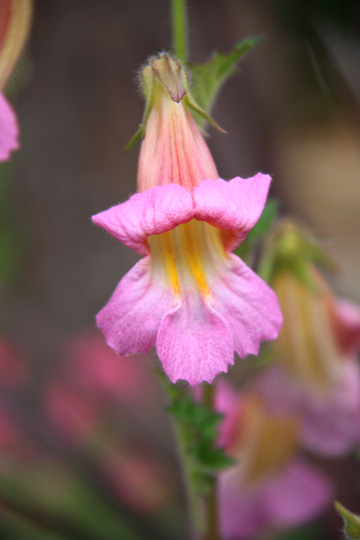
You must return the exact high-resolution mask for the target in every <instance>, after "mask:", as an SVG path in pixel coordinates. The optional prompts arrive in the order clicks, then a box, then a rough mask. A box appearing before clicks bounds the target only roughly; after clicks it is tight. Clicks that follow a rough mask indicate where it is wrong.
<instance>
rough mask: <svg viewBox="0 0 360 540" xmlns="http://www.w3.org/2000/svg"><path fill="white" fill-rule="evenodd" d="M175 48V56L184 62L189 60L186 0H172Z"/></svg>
mask: <svg viewBox="0 0 360 540" xmlns="http://www.w3.org/2000/svg"><path fill="white" fill-rule="evenodd" d="M171 5H172V26H173V50H174V54H175V56H176V57H177V58H178V59H179V60H181V61H182V62H186V61H187V32H186V6H185V0H171Z"/></svg>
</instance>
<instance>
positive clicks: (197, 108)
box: [185, 94, 227, 135]
mask: <svg viewBox="0 0 360 540" xmlns="http://www.w3.org/2000/svg"><path fill="white" fill-rule="evenodd" d="M185 101H186V103H187V104H188V105H189V107H190V108H191V109H192V110H193V111H194V112H195V115H194V118H195V119H196V115H198V116H200V117H201V118H202V120H204V121H205V122H209V123H210V124H211V125H212V126H213V127H214V128H215V129H217V130H218V131H220V133H223V134H225V135H227V131H225V130H224V129H223V128H222V127H220V126H219V124H217V122H215V120H214V119H213V118H211V116H210V115H209V114H208V113H207V112H205V111H204V109H202V108H201V107H200V106H199V105H198V104H197V103H196V101H194V99H193V97H192V95H191V94H188V95H187V96H186V98H185ZM198 123H199V122H198Z"/></svg>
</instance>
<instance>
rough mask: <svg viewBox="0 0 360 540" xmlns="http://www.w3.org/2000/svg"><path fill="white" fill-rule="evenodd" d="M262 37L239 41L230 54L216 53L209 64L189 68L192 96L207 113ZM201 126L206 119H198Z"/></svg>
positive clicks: (204, 63) (203, 63)
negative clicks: (223, 87) (237, 67)
mask: <svg viewBox="0 0 360 540" xmlns="http://www.w3.org/2000/svg"><path fill="white" fill-rule="evenodd" d="M261 39H262V37H260V36H258V37H249V38H246V39H244V40H242V41H239V42H238V43H237V44H236V45H235V47H234V49H233V50H232V51H230V52H229V53H226V54H224V53H222V52H219V51H216V52H215V53H214V54H213V56H212V57H211V58H210V60H208V61H207V62H202V63H200V64H192V65H190V66H189V69H190V72H191V75H192V80H193V84H192V88H191V95H192V96H193V98H194V100H195V101H196V103H198V105H200V107H201V108H202V109H204V110H205V111H206V112H210V111H211V107H212V105H213V104H214V101H215V99H216V97H217V95H218V93H219V90H220V89H221V87H222V86H223V84H224V83H225V82H226V81H227V79H228V78H229V77H231V75H233V74H234V73H235V71H236V66H237V64H238V63H239V62H240V60H242V59H243V58H244V56H245V55H246V53H247V52H249V51H250V50H251V49H252V48H253V47H254V46H255V45H257V44H258V43H259V41H260V40H261ZM198 120H199V124H200V125H202V124H203V123H204V119H198Z"/></svg>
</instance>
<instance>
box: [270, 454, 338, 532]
mask: <svg viewBox="0 0 360 540" xmlns="http://www.w3.org/2000/svg"><path fill="white" fill-rule="evenodd" d="M263 495H264V497H265V501H266V507H267V513H268V515H269V521H270V522H271V524H272V525H273V526H275V527H281V528H289V527H295V526H298V525H301V524H302V523H306V522H307V521H310V520H312V519H314V518H315V517H316V516H318V515H319V514H320V513H321V512H323V511H324V510H325V508H326V506H327V505H328V504H330V502H331V498H332V495H333V488H332V484H331V482H330V480H329V479H328V477H327V476H325V475H324V474H323V473H322V472H321V471H319V470H318V469H316V468H315V467H314V466H312V465H310V464H309V463H305V462H301V461H297V462H294V463H292V464H291V465H290V466H289V467H287V468H286V470H285V471H284V472H283V473H282V474H281V475H278V476H276V477H274V478H273V479H272V480H271V482H269V483H268V485H267V486H266V489H265V490H264V494H263Z"/></svg>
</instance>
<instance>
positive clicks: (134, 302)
mask: <svg viewBox="0 0 360 540" xmlns="http://www.w3.org/2000/svg"><path fill="white" fill-rule="evenodd" d="M270 181H271V179H270V177H269V176H268V175H264V174H260V173H259V174H257V175H256V176H254V177H253V178H247V179H242V178H234V179H233V180H230V181H229V182H226V181H225V180H222V179H218V180H216V181H210V180H205V181H203V182H201V183H200V185H199V186H197V187H195V188H194V190H193V192H192V193H191V192H190V191H188V190H187V189H185V188H183V187H181V186H179V185H177V184H168V185H164V186H155V187H152V188H150V189H148V190H147V191H144V192H143V193H137V194H136V195H133V196H132V197H131V198H130V199H129V200H128V201H127V202H125V203H123V204H120V205H118V206H115V207H113V208H110V209H109V210H106V211H105V212H101V213H100V214H97V215H96V216H94V217H93V221H94V223H95V224H96V225H99V226H101V227H102V228H104V229H105V230H106V231H107V232H109V233H110V234H112V235H113V236H115V237H116V238H117V239H118V240H120V241H121V242H122V243H124V244H125V245H127V246H129V247H131V248H133V249H135V250H136V251H137V252H138V253H140V254H142V255H145V256H146V257H145V258H144V259H142V260H141V261H140V262H138V263H137V264H136V265H135V266H134V268H132V269H131V270H130V272H128V274H127V275H126V276H125V277H124V278H123V279H122V280H121V281H120V283H119V285H118V287H117V288H116V290H115V292H114V294H113V296H112V298H111V299H110V301H109V302H108V304H107V305H106V306H105V307H104V308H103V309H102V310H101V311H100V313H99V314H98V315H97V324H98V326H99V328H100V329H101V330H102V332H103V334H104V335H105V338H106V341H107V343H108V345H110V346H111V347H112V348H113V349H114V350H115V351H116V352H117V353H118V354H122V355H123V354H135V353H145V352H148V351H149V350H150V349H151V348H153V347H155V346H156V348H157V352H158V355H159V358H160V360H161V362H162V364H163V367H164V370H165V372H166V373H167V375H168V376H169V378H170V379H171V380H172V381H173V382H175V381H176V380H178V379H184V380H187V381H188V382H189V383H190V384H191V385H196V384H198V383H201V382H203V381H207V382H209V383H211V382H212V380H213V379H214V377H215V376H216V375H218V374H219V373H220V372H225V371H227V368H228V366H229V365H231V364H233V362H234V350H235V351H236V352H237V353H238V354H239V355H240V356H241V357H244V356H246V355H248V354H258V350H259V344H260V341H261V340H272V339H276V337H277V336H278V334H279V331H280V327H281V324H282V315H281V312H280V308H279V304H278V301H277V298H276V295H275V293H274V292H273V291H272V290H271V289H270V288H269V287H268V286H267V285H266V284H265V283H264V282H263V281H262V280H261V279H260V278H259V277H258V276H256V274H254V273H253V272H252V271H251V270H250V269H249V268H248V267H247V266H246V265H245V264H244V263H243V262H242V261H241V260H240V259H239V258H238V257H236V256H235V255H232V254H231V253H230V252H231V251H232V250H233V249H234V248H235V247H236V246H237V245H239V243H241V241H242V240H244V238H245V237H246V235H247V233H248V232H249V231H250V230H251V228H252V227H253V226H254V225H255V223H256V221H257V220H258V219H259V217H260V215H261V212H262V210H263V208H264V205H265V202H266V197H267V193H268V190H269V186H270ZM190 222H191V223H190ZM204 222H205V223H204ZM196 223H198V224H199V226H197V225H196ZM184 224H186V227H188V228H187V229H184V228H181V227H185V225H184ZM169 234H173V236H171V237H169V236H166V235H169ZM149 237H152V239H151V242H150V239H149ZM156 237H158V238H159V240H157V241H156V242H155V241H154V240H153V239H154V238H156ZM148 239H149V240H148ZM150 244H151V249H150ZM220 244H221V245H220Z"/></svg>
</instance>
